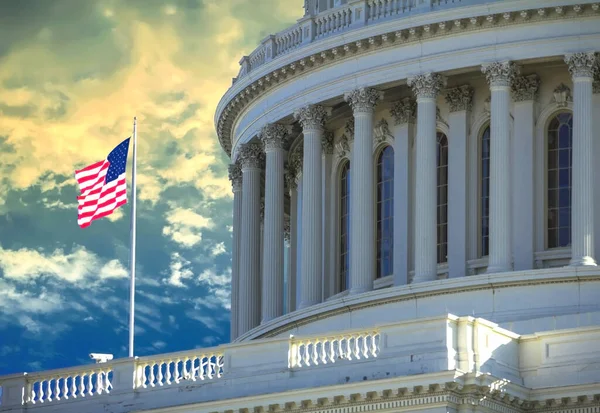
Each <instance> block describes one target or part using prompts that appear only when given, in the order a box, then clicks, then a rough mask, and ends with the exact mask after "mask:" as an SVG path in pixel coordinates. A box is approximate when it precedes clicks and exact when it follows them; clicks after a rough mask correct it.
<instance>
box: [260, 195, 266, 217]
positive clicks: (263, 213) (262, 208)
mask: <svg viewBox="0 0 600 413" xmlns="http://www.w3.org/2000/svg"><path fill="white" fill-rule="evenodd" d="M264 220H265V199H264V198H261V199H260V221H261V223H262V222H263V221H264Z"/></svg>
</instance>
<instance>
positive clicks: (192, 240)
mask: <svg viewBox="0 0 600 413" xmlns="http://www.w3.org/2000/svg"><path fill="white" fill-rule="evenodd" d="M166 220H167V225H166V226H165V227H164V228H163V235H165V236H167V237H169V238H170V239H171V240H172V241H173V242H175V243H177V244H179V245H181V246H183V247H185V248H191V247H193V246H194V245H196V244H198V243H199V242H200V241H202V231H201V230H202V229H205V228H209V229H210V228H213V227H214V223H213V221H212V220H211V219H210V218H206V217H203V216H202V215H199V214H197V213H195V212H194V211H192V210H191V209H184V208H174V209H172V210H171V211H169V212H168V213H167V217H166Z"/></svg>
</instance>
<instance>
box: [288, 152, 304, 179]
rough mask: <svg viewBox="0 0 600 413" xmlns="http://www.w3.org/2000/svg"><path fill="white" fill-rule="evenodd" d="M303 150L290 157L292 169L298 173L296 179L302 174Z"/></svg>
mask: <svg viewBox="0 0 600 413" xmlns="http://www.w3.org/2000/svg"><path fill="white" fill-rule="evenodd" d="M302 156H303V155H302V150H296V151H294V153H292V155H291V156H290V169H291V170H293V171H294V172H295V173H296V176H295V177H296V178H297V177H298V176H299V175H300V174H301V173H302V164H303V158H302Z"/></svg>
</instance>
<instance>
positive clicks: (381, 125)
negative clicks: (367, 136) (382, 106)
mask: <svg viewBox="0 0 600 413" xmlns="http://www.w3.org/2000/svg"><path fill="white" fill-rule="evenodd" d="M388 137H390V138H392V139H393V136H392V134H391V133H390V128H389V125H388V122H387V120H385V119H384V118H382V119H381V120H380V121H379V122H377V124H376V125H375V128H374V129H373V140H374V141H375V144H377V145H378V144H380V143H382V142H384V141H385V140H386V138H388Z"/></svg>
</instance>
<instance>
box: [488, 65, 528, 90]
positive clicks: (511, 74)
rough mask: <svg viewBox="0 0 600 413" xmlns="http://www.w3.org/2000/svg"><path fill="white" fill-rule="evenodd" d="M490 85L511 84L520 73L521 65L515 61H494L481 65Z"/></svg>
mask: <svg viewBox="0 0 600 413" xmlns="http://www.w3.org/2000/svg"><path fill="white" fill-rule="evenodd" d="M481 71H482V73H483V74H484V75H485V77H486V79H487V82H488V84H489V85H490V86H510V85H511V83H512V82H513V80H514V78H515V76H517V75H518V74H519V67H518V66H517V65H516V64H515V62H511V61H507V62H493V63H487V64H484V65H482V66H481Z"/></svg>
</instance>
